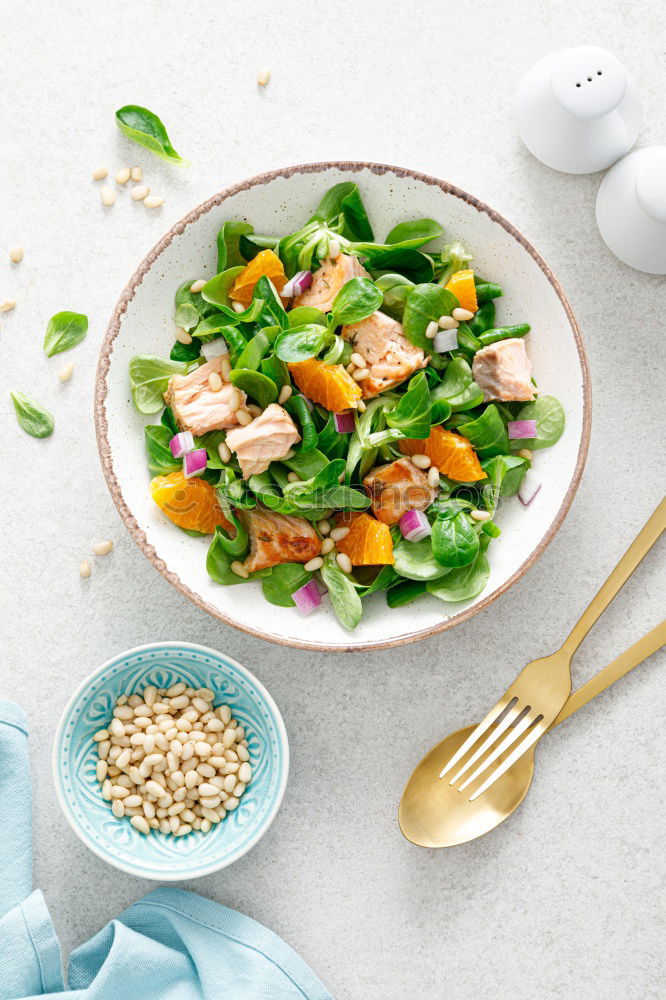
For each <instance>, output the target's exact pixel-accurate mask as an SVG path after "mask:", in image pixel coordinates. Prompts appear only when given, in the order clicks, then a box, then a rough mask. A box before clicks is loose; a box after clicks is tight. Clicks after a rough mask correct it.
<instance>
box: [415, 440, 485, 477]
mask: <svg viewBox="0 0 666 1000" xmlns="http://www.w3.org/2000/svg"><path fill="white" fill-rule="evenodd" d="M400 451H401V452H402V453H403V455H427V456H428V458H429V459H430V461H431V462H432V463H433V465H436V466H437V468H438V469H439V471H440V472H441V473H442V475H443V476H448V477H449V479H455V480H456V482H459V483H476V482H478V480H479V479H485V476H486V474H485V472H484V471H483V469H482V468H481V463H480V462H479V459H478V457H477V454H476V452H475V451H474V448H473V447H472V444H471V442H470V441H468V440H467V438H466V437H463V436H462V435H461V434H454V433H453V431H447V430H445V429H444V428H443V427H433V429H432V430H431V431H430V437H428V438H407V439H405V440H404V441H401V442H400Z"/></svg>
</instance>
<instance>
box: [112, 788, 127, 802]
mask: <svg viewBox="0 0 666 1000" xmlns="http://www.w3.org/2000/svg"><path fill="white" fill-rule="evenodd" d="M128 795H129V789H127V788H125V787H124V786H123V785H111V798H112V799H126V798H127V796H128Z"/></svg>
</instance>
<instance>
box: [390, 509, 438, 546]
mask: <svg viewBox="0 0 666 1000" xmlns="http://www.w3.org/2000/svg"><path fill="white" fill-rule="evenodd" d="M398 523H399V525H400V530H401V532H402V535H403V538H405V539H406V540H407V541H408V542H420V541H421V539H423V538H427V537H428V535H430V534H431V532H432V529H431V527H430V521H429V520H428V518H427V517H426V515H425V514H424V513H423V511H422V510H408V511H406V512H405V513H404V514H403V515H402V517H401V518H400V521H399V522H398Z"/></svg>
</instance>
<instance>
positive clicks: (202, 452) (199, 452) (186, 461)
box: [183, 448, 208, 479]
mask: <svg viewBox="0 0 666 1000" xmlns="http://www.w3.org/2000/svg"><path fill="white" fill-rule="evenodd" d="M207 464H208V453H207V452H206V449H205V448H197V449H195V451H188V452H187V453H186V454H185V455H183V475H184V476H185V478H186V479H191V478H192V477H193V476H200V475H201V474H202V472H204V470H205V468H206V465H207Z"/></svg>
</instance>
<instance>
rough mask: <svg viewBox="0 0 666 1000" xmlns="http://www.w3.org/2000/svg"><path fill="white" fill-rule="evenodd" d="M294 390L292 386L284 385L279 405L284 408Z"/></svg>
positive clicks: (279, 397)
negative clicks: (283, 405)
mask: <svg viewBox="0 0 666 1000" xmlns="http://www.w3.org/2000/svg"><path fill="white" fill-rule="evenodd" d="M293 391H294V390H293V389H292V387H291V386H290V385H283V386H282V388H281V389H280V395H279V396H278V403H279V404H280V405H281V406H282V404H283V403H286V402H287V400H288V399H289V397H290V396H291V394H292V392H293Z"/></svg>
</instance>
